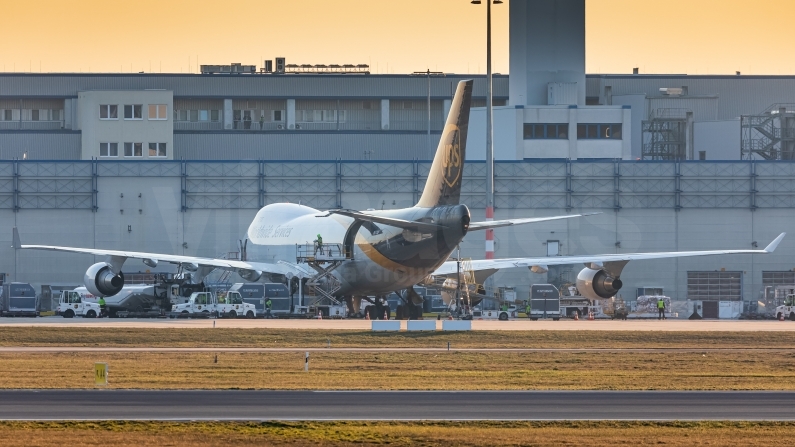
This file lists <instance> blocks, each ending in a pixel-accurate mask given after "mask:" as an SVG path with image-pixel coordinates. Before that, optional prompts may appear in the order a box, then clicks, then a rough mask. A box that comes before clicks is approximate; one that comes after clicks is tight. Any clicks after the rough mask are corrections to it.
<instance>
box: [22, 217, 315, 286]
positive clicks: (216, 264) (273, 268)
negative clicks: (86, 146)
mask: <svg viewBox="0 0 795 447" xmlns="http://www.w3.org/2000/svg"><path fill="white" fill-rule="evenodd" d="M13 248H15V249H21V250H49V251H60V252H67V253H84V254H89V255H94V256H105V257H106V258H107V259H108V260H107V262H108V263H109V264H111V265H113V264H118V265H121V264H123V263H124V261H126V260H127V259H130V258H132V259H142V260H143V259H146V260H152V261H158V262H167V263H170V264H182V265H187V266H195V267H197V268H199V267H211V268H220V269H223V270H233V271H236V272H243V273H245V272H246V271H259V272H264V273H272V274H280V275H285V276H290V275H292V276H298V277H307V276H312V275H313V273H311V272H307V271H304V270H303V269H301V268H300V267H298V266H296V265H293V264H290V263H287V262H278V263H269V262H248V261H237V260H234V259H217V258H202V257H197V256H181V255H169V254H163V253H143V252H137V251H126V250H104V249H99V248H76V247H59V246H54V245H23V244H22V242H21V240H20V237H19V232H18V231H17V228H16V227H14V234H13Z"/></svg>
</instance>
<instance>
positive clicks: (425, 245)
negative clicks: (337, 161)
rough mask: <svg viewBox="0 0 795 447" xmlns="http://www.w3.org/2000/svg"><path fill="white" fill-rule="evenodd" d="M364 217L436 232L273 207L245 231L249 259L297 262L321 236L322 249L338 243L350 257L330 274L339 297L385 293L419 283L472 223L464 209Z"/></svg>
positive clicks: (292, 206)
mask: <svg viewBox="0 0 795 447" xmlns="http://www.w3.org/2000/svg"><path fill="white" fill-rule="evenodd" d="M367 214H370V215H377V216H384V217H389V218H396V219H403V220H408V221H421V222H426V223H432V224H436V225H439V226H440V227H439V229H438V230H436V231H428V232H419V231H412V230H406V229H401V228H397V227H393V226H389V225H383V224H374V223H371V222H361V221H357V220H355V219H354V218H351V217H347V216H341V215H337V214H329V213H327V212H322V211H319V210H316V209H314V208H310V207H307V206H303V205H298V204H292V203H277V204H271V205H268V206H266V207H264V208H262V209H261V210H260V211H259V212H258V213H257V216H256V217H255V218H254V221H253V222H252V223H251V225H250V226H249V229H248V232H247V237H248V239H249V241H250V244H251V245H250V246H249V248H248V258H249V260H250V261H262V262H274V261H287V262H290V263H295V262H296V254H297V246H299V245H312V244H313V243H314V241H315V240H316V239H317V235H318V234H320V235H321V237H322V239H323V243H324V244H340V246H342V247H344V248H345V250H347V251H349V252H350V253H351V254H352V256H351V259H348V260H345V261H343V262H342V264H341V265H340V266H339V267H337V269H336V270H334V275H335V276H336V277H337V279H338V280H339V281H340V283H341V285H342V288H341V289H340V290H339V291H338V292H337V295H340V296H342V295H351V294H356V295H378V294H387V293H390V292H393V291H395V290H400V289H404V288H407V287H410V286H412V285H414V284H417V283H418V282H420V281H421V280H422V279H423V278H425V277H426V276H428V275H429V274H431V273H432V272H433V271H434V270H436V269H437V268H438V267H439V266H440V265H442V263H444V262H445V261H446V260H447V258H448V257H449V256H450V254H451V253H452V251H453V250H454V249H455V247H456V246H457V245H458V244H459V243H460V242H461V240H462V239H463V237H464V236H465V235H466V231H467V228H468V225H469V218H470V216H469V210H468V209H467V207H466V206H465V205H448V206H438V207H433V208H419V207H413V208H405V209H399V210H381V211H367ZM306 270H308V271H311V269H308V268H307V269H306Z"/></svg>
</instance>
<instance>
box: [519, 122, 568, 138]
mask: <svg viewBox="0 0 795 447" xmlns="http://www.w3.org/2000/svg"><path fill="white" fill-rule="evenodd" d="M568 138H569V125H568V124H567V123H560V124H531V123H525V125H524V139H525V140H537V139H560V140H566V139H568Z"/></svg>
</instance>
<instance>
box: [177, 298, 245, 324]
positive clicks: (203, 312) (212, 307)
mask: <svg viewBox="0 0 795 447" xmlns="http://www.w3.org/2000/svg"><path fill="white" fill-rule="evenodd" d="M231 295H232V296H229V294H227V295H226V296H224V297H223V302H219V300H218V299H217V297H216V296H215V294H214V293H213V292H193V293H192V294H191V296H190V298H188V300H187V302H185V303H182V304H176V305H174V306H172V308H171V314H170V316H171V318H175V317H181V318H210V317H221V318H223V317H229V318H238V317H245V318H254V316H255V315H256V309H255V308H254V305H253V304H249V303H244V302H243V298H242V297H241V296H240V294H239V293H236V292H232V293H231Z"/></svg>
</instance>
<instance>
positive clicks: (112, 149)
mask: <svg viewBox="0 0 795 447" xmlns="http://www.w3.org/2000/svg"><path fill="white" fill-rule="evenodd" d="M99 156H100V157H118V156H119V143H99Z"/></svg>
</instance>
